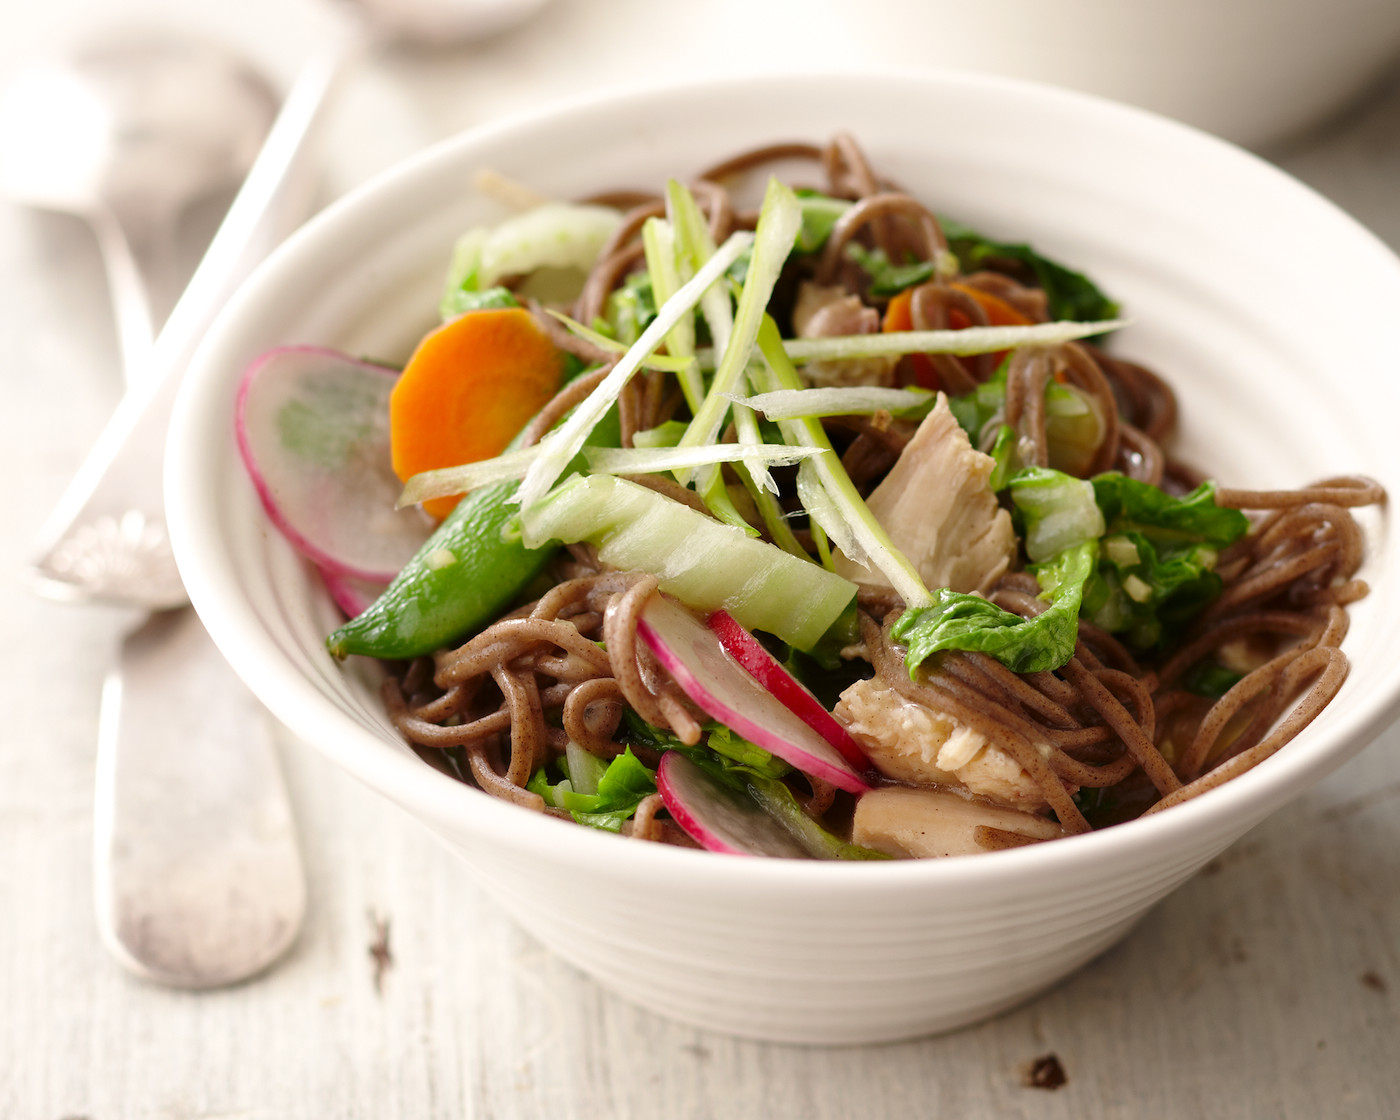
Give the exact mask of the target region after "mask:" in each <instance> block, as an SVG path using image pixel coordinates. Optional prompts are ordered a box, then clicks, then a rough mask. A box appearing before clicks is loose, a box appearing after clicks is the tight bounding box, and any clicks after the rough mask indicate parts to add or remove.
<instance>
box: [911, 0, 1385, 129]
mask: <svg viewBox="0 0 1400 1120" xmlns="http://www.w3.org/2000/svg"><path fill="white" fill-rule="evenodd" d="M900 7H901V8H903V7H904V5H900ZM899 20H900V23H901V25H902V27H901V31H900V34H899V36H898V37H897V40H896V41H897V42H901V43H906V44H912V43H923V44H927V45H928V48H929V57H931V58H934V57H936V58H937V59H938V61H939V62H941V63H943V64H946V65H949V66H952V67H955V68H958V69H968V70H978V71H984V72H988V73H1002V74H1012V75H1015V76H1018V77H1023V78H1032V79H1035V80H1037V81H1044V82H1052V83H1054V84H1056V85H1063V86H1070V87H1072V88H1074V89H1079V90H1084V91H1086V92H1088V93H1095V94H1100V95H1102V96H1105V97H1112V98H1115V99H1118V100H1121V101H1128V102H1131V103H1132V104H1134V105H1139V106H1141V107H1143V108H1146V109H1152V110H1155V111H1156V112H1159V113H1164V114H1166V115H1167V116H1171V117H1175V118H1177V119H1178V120H1183V121H1186V122H1187V123H1188V124H1193V125H1196V126H1197V127H1199V128H1203V129H1206V130H1207V131H1209V132H1213V133H1215V134H1217V135H1219V136H1223V137H1225V138H1226V139H1228V140H1233V141H1234V142H1235V143H1238V144H1244V145H1247V146H1250V147H1260V146H1263V145H1267V144H1270V143H1273V142H1276V141H1279V140H1283V139H1286V138H1287V137H1289V136H1291V135H1295V134H1297V133H1299V132H1301V131H1303V130H1305V129H1307V128H1308V127H1310V126H1313V125H1317V124H1320V123H1322V121H1324V120H1325V119H1326V118H1327V117H1328V116H1329V115H1331V114H1332V113H1335V112H1337V111H1339V110H1340V109H1342V108H1344V107H1345V106H1346V105H1347V104H1348V103H1349V102H1350V101H1351V100H1353V99H1354V98H1356V97H1358V96H1360V95H1361V94H1362V93H1363V92H1364V91H1365V90H1366V89H1367V87H1368V86H1370V85H1372V84H1373V83H1375V82H1376V81H1377V80H1378V79H1379V78H1380V77H1381V76H1382V75H1383V74H1384V73H1385V72H1386V70H1387V69H1388V68H1389V67H1391V66H1392V65H1395V64H1396V63H1397V62H1400V3H1396V2H1395V0H1328V2H1326V3H1323V2H1320V0H1175V2H1174V3H1166V4H1144V3H1131V2H1127V3H1125V2H1123V0H1061V2H1060V3H1055V4H1046V3H1043V2H1039V0H990V2H984V3H980V4H967V3H952V2H949V0H935V2H933V3H928V4H921V5H909V6H908V7H907V10H905V11H901V13H900V16H899ZM904 50H908V48H904ZM899 61H908V62H911V63H912V62H916V61H917V60H916V59H913V58H906V57H903V51H901V57H900V59H899Z"/></svg>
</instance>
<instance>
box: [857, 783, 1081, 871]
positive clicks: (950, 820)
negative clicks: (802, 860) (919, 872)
mask: <svg viewBox="0 0 1400 1120" xmlns="http://www.w3.org/2000/svg"><path fill="white" fill-rule="evenodd" d="M979 829H988V830H991V831H992V832H993V833H1001V834H1010V835H1009V836H1004V837H1003V838H1002V840H1003V845H1004V844H1005V841H1006V840H1008V839H1009V840H1011V841H1012V842H1013V843H1020V842H1023V838H1024V842H1026V843H1033V842H1035V841H1037V840H1053V839H1055V838H1056V837H1057V836H1062V835H1063V834H1064V829H1062V828H1061V827H1060V826H1059V825H1058V824H1056V823H1055V822H1054V821H1053V820H1050V819H1049V818H1048V817H1037V816H1034V815H1032V814H1030V813H1022V812H1019V811H1018V810H1016V809H1004V808H1001V807H999V806H996V805H989V804H987V803H986V802H983V801H978V800H976V799H975V798H971V797H968V796H966V795H964V794H961V793H958V792H957V791H955V790H950V789H909V788H907V787H887V788H884V789H873V790H871V791H870V792H868V793H864V794H862V795H861V797H860V800H859V801H857V802H856V813H855V819H854V821H853V822H852V827H851V839H852V840H853V841H854V842H855V843H857V844H860V845H862V846H864V847H867V848H874V849H875V850H876V851H878V852H885V853H886V854H888V855H892V856H897V857H912V858H914V859H929V858H938V857H942V856H961V855H974V854H976V853H977V852H983V851H986V850H987V847H986V846H984V845H983V844H982V843H979V841H978V831H979Z"/></svg>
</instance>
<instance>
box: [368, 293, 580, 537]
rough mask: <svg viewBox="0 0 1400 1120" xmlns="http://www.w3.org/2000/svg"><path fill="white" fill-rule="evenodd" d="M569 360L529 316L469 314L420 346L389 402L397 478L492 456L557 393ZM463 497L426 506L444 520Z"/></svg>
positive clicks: (520, 312)
mask: <svg viewBox="0 0 1400 1120" xmlns="http://www.w3.org/2000/svg"><path fill="white" fill-rule="evenodd" d="M563 371H564V358H563V354H561V353H560V351H559V349H558V347H556V346H555V345H554V343H553V342H551V341H550V339H549V336H548V335H546V334H545V333H544V331H543V330H542V329H540V327H539V325H538V324H537V323H536V322H535V320H534V318H533V317H532V316H531V315H530V313H529V312H528V311H526V310H524V309H523V308H519V307H510V308H498V309H491V310H482V311H468V312H467V313H466V314H465V315H461V316H459V317H458V318H456V319H453V320H452V321H451V322H449V323H445V324H444V325H442V326H441V327H438V328H437V329H436V330H434V331H433V332H432V333H430V334H429V335H427V336H426V337H425V338H424V339H423V341H422V342H420V343H419V344H418V349H417V350H415V351H414V352H413V357H411V358H410V359H409V360H408V365H407V366H405V367H404V371H403V375H402V376H401V377H400V378H399V380H398V383H397V384H396V385H395V386H394V391H393V393H392V395H391V396H390V398H389V438H390V450H391V452H392V456H393V464H394V473H395V474H396V475H398V476H399V478H400V479H402V480H403V481H405V482H406V481H408V479H410V478H411V477H413V476H414V475H415V474H418V473H419V472H421V471H428V470H435V469H436V468H438V467H453V466H457V465H459V464H461V463H472V462H476V461H477V460H480V459H489V458H491V457H492V456H494V455H499V454H500V453H501V452H502V451H503V450H505V447H506V444H508V443H509V442H510V441H511V439H512V438H513V437H514V436H515V434H516V433H517V432H518V431H520V429H521V428H523V427H524V426H525V424H526V423H527V422H528V421H529V419H530V417H532V416H533V415H534V414H535V413H536V412H538V411H539V410H540V409H541V408H542V407H543V406H544V405H545V403H546V402H547V401H548V400H549V399H550V397H552V396H553V395H554V393H555V391H556V390H557V389H558V388H559V379H560V377H561V376H562V375H563ZM458 500H459V499H457V498H434V499H433V500H432V501H428V502H424V503H423V508H424V509H426V510H427V511H428V512H429V513H431V514H433V515H434V516H435V517H446V516H447V515H448V514H449V513H450V512H451V511H452V508H453V507H454V506H455V505H456V504H457V502H458Z"/></svg>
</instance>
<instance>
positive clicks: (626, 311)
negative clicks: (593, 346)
mask: <svg viewBox="0 0 1400 1120" xmlns="http://www.w3.org/2000/svg"><path fill="white" fill-rule="evenodd" d="M605 314H606V317H607V325H608V330H607V332H606V333H607V334H608V335H609V336H610V337H612V338H615V339H617V340H618V341H619V342H621V343H623V344H624V345H627V346H631V345H632V343H634V342H636V341H637V339H639V338H640V337H641V336H642V332H643V331H644V330H646V329H647V327H648V326H650V325H651V321H652V320H653V319H655V318H656V294H655V293H654V292H653V291H652V287H651V273H649V272H645V271H643V272H634V273H632V274H631V275H630V276H628V277H627V279H626V280H624V281H623V283H622V286H621V287H619V288H615V289H614V290H613V292H612V294H611V295H609V296H608V302H607V307H606V309H605Z"/></svg>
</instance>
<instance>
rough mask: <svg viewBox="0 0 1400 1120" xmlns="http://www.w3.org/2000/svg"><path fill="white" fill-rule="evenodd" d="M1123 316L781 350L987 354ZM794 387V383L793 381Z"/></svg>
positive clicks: (709, 360)
mask: <svg viewBox="0 0 1400 1120" xmlns="http://www.w3.org/2000/svg"><path fill="white" fill-rule="evenodd" d="M1127 325H1128V320H1127V319H1103V320H1100V321H1097V322H1092V323H1079V322H1073V321H1070V320H1062V321H1059V322H1055V323H1032V324H1031V325H1030V326H1027V327H967V328H966V329H964V330H960V331H891V332H890V333H889V334H843V335H834V336H832V337H831V338H787V339H784V340H783V349H784V350H786V351H787V356H788V361H790V362H791V363H792V364H793V365H798V366H801V365H806V364H807V363H808V362H829V361H840V360H843V359H846V358H896V357H899V356H901V355H903V354H955V355H958V356H960V357H967V356H969V355H972V354H993V353H995V352H996V351H998V350H1014V349H1016V347H1018V346H1054V345H1057V344H1059V343H1062V342H1073V341H1074V340H1075V339H1078V338H1091V337H1092V336H1094V335H1096V334H1105V333H1107V332H1109V331H1116V330H1120V329H1121V328H1123V327H1125V326H1127ZM719 353H720V351H719V350H718V348H714V349H708V348H707V349H704V350H699V351H697V352H696V355H695V356H696V357H697V358H698V359H699V360H700V365H701V367H702V368H706V369H709V368H712V367H713V366H714V363H715V361H716V355H717V354H719ZM794 388H797V386H794Z"/></svg>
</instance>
